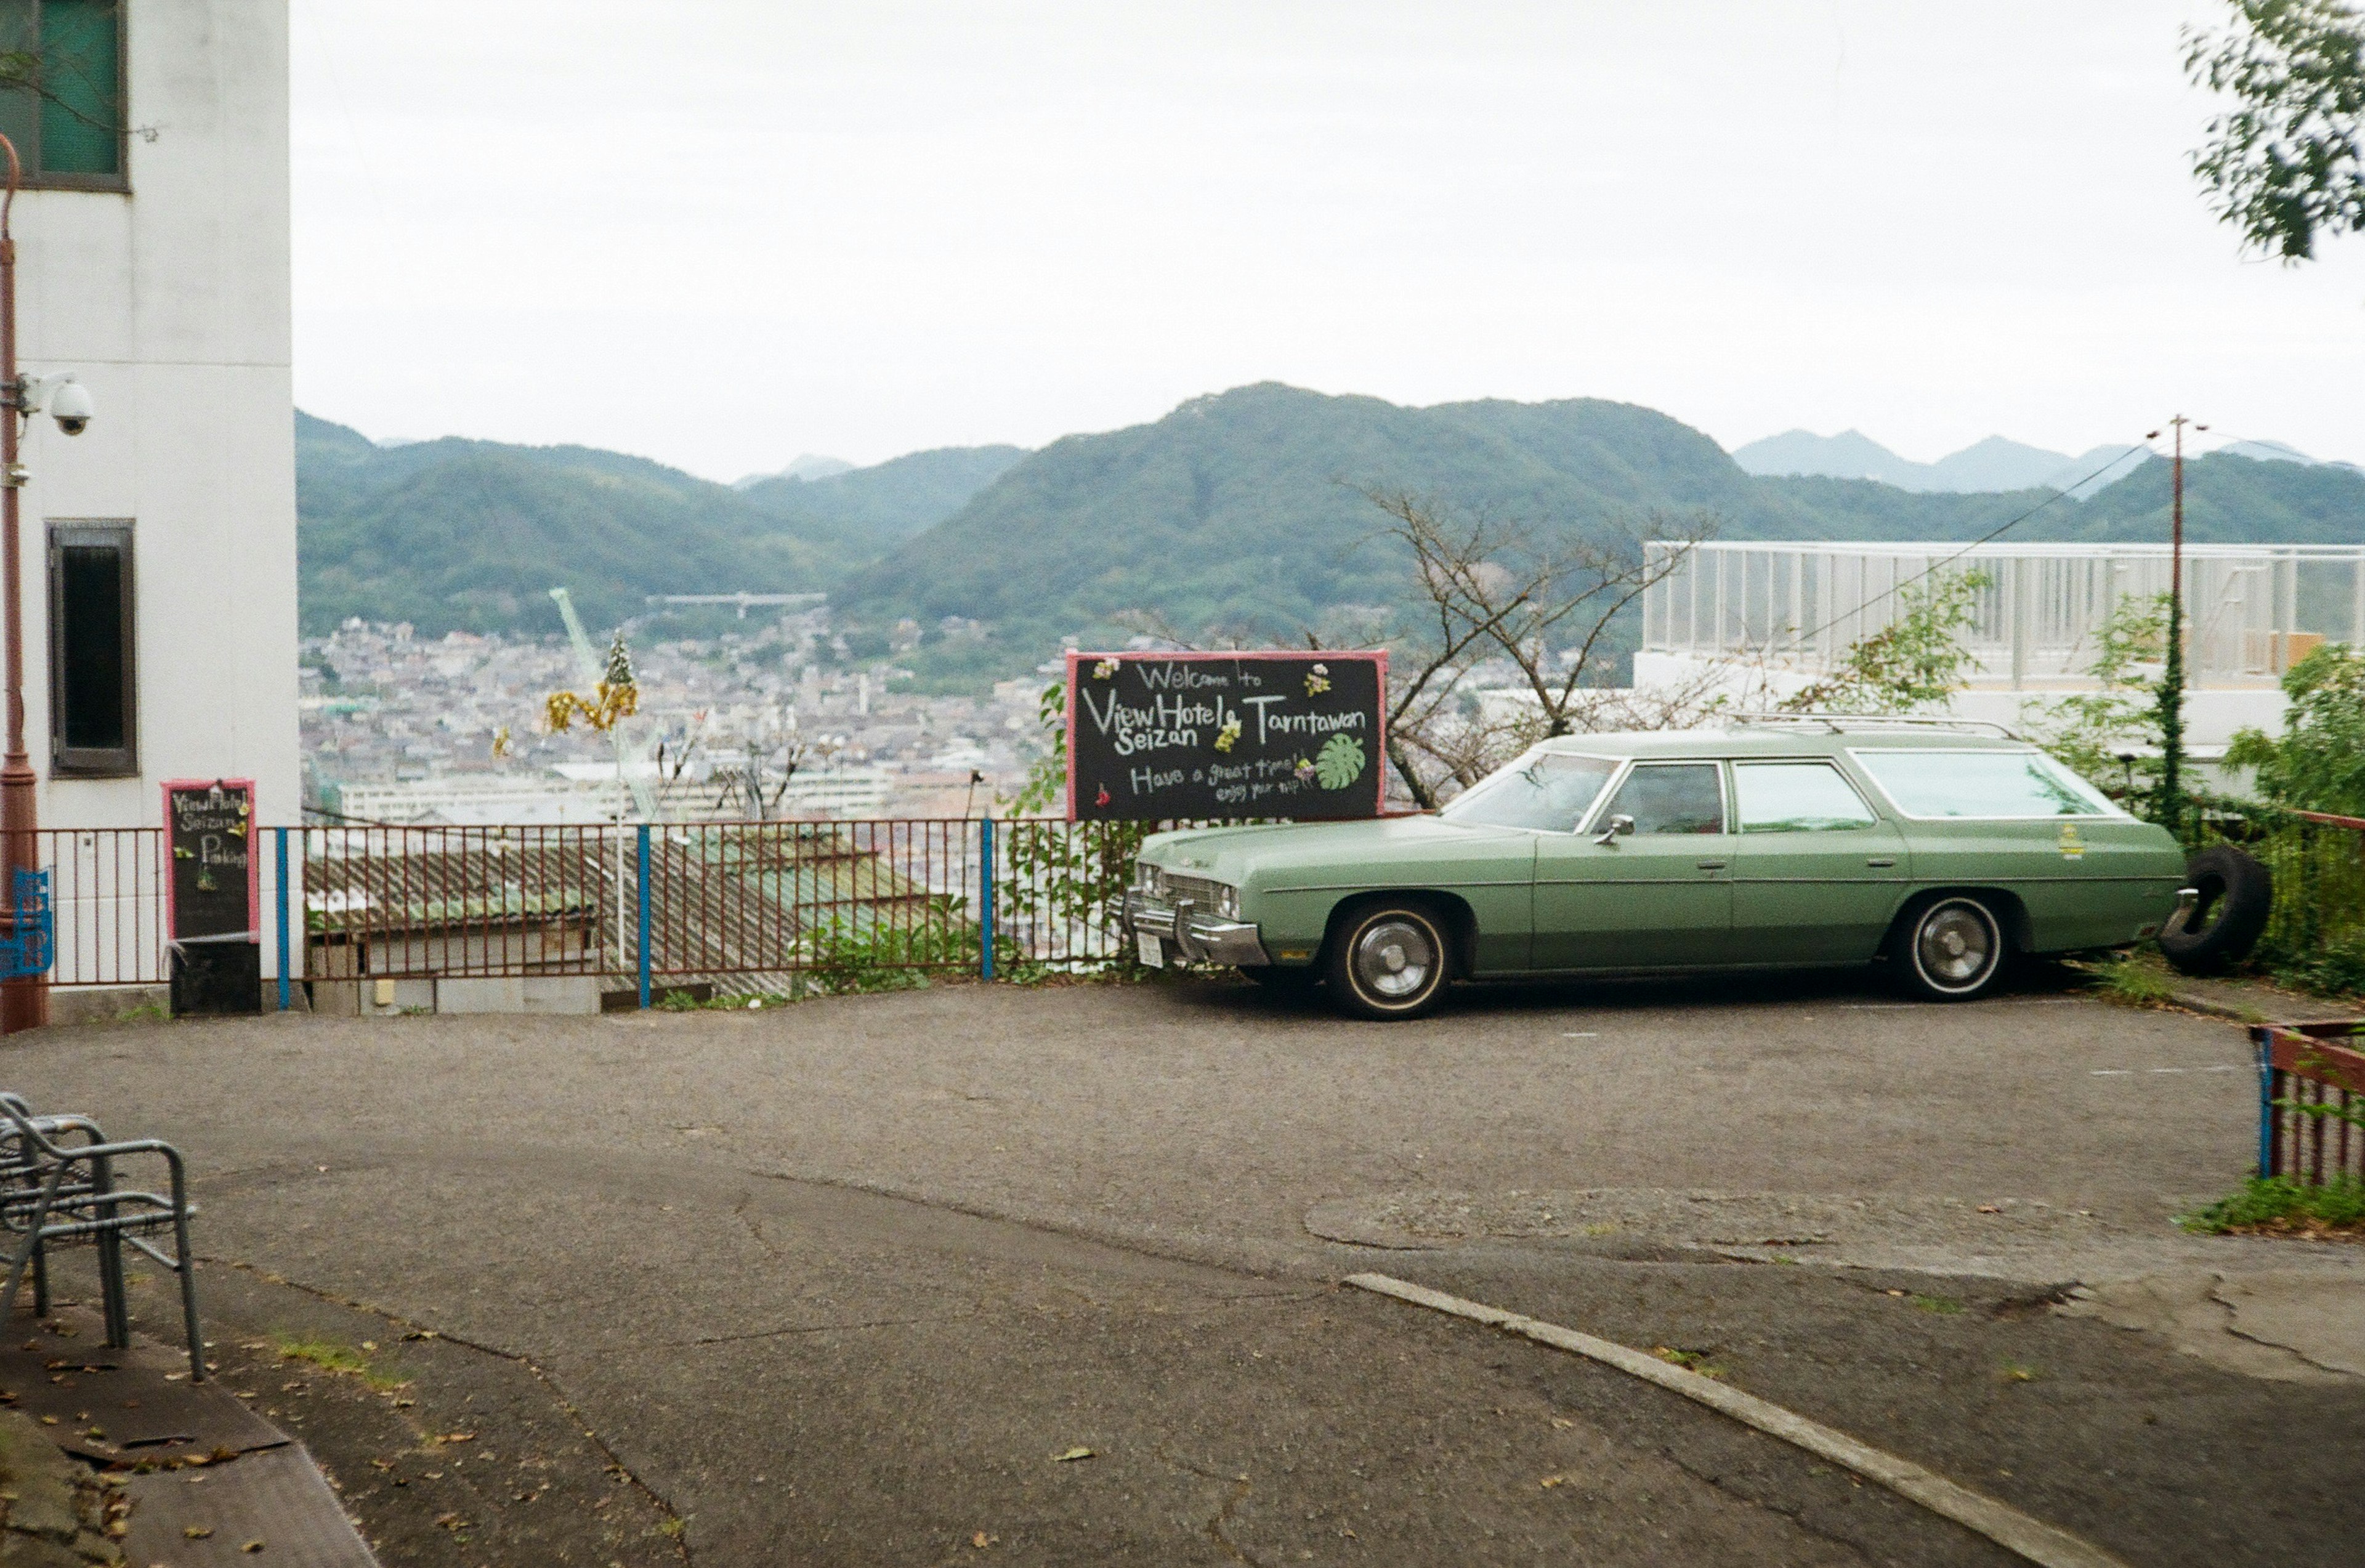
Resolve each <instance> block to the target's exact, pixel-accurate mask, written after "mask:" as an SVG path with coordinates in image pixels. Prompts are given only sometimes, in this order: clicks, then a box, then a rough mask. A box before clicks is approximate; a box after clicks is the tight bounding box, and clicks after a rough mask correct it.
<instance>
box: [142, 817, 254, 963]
mask: <svg viewBox="0 0 2365 1568" xmlns="http://www.w3.org/2000/svg"><path fill="white" fill-rule="evenodd" d="M254 834H255V827H254V780H253V779H252V778H169V779H166V780H165V782H164V853H165V856H166V857H167V859H168V860H169V862H170V870H169V871H168V873H167V874H166V876H165V878H164V936H165V940H167V941H169V942H173V943H176V944H177V943H182V942H190V941H205V940H207V939H210V940H213V941H217V942H219V941H221V940H224V939H226V938H237V937H241V936H243V937H245V938H246V939H247V940H249V941H252V942H260V941H261V940H262V939H263V898H262V885H263V884H262V864H261V861H260V858H259V857H257V856H256V854H255V852H254Z"/></svg>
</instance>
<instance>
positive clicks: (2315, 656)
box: [2225, 643, 2365, 817]
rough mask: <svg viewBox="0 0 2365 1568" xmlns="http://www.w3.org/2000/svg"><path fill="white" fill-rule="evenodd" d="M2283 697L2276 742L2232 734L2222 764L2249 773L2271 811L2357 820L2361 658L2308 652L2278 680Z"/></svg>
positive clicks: (2363, 704) (2362, 747)
mask: <svg viewBox="0 0 2365 1568" xmlns="http://www.w3.org/2000/svg"><path fill="white" fill-rule="evenodd" d="M2283 695H2285V696H2286V697H2288V698H2290V699H2291V707H2290V708H2289V709H2287V710H2286V711H2284V714H2283V733H2282V737H2281V739H2280V740H2278V739H2275V738H2272V737H2270V736H2269V735H2268V734H2265V732H2263V731H2260V730H2242V731H2239V732H2237V733H2236V734H2235V736H2234V744H2233V745H2232V746H2231V747H2230V748H2228V750H2227V751H2226V754H2225V760H2226V761H2227V762H2229V763H2231V764H2233V765H2234V766H2236V767H2255V768H2257V769H2258V770H2259V794H2261V795H2263V796H2265V797H2266V798H2267V799H2268V800H2269V801H2273V802H2274V803H2275V804H2277V805H2280V806H2289V807H2292V808H2293V809H2294V810H2298V811H2305V812H2334V813H2336V814H2337V815H2340V816H2350V817H2365V650H2360V649H2358V648H2352V647H2349V646H2347V645H2346V644H2337V643H2336V644H2327V645H2326V646H2324V647H2321V648H2318V649H2316V650H2315V652H2314V653H2312V654H2310V655H2307V656H2306V657H2305V658H2303V659H2302V660H2300V661H2299V663H2297V664H2295V665H2293V666H2292V667H2291V669H2290V670H2289V672H2287V673H2286V674H2285V675H2284V676H2283Z"/></svg>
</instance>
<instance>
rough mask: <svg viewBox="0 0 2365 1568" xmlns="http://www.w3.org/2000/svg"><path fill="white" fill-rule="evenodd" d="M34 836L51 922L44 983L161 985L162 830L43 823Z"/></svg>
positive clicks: (162, 961)
mask: <svg viewBox="0 0 2365 1568" xmlns="http://www.w3.org/2000/svg"><path fill="white" fill-rule="evenodd" d="M36 836H37V838H38V840H39V865H40V866H41V868H43V869H44V870H47V871H48V872H49V873H50V911H51V915H52V918H53V919H54V920H55V922H56V949H55V950H56V955H57V957H56V961H55V964H54V965H53V967H52V968H51V969H50V984H51V985H60V986H76V985H161V984H163V981H164V980H165V978H166V969H165V962H164V834H163V830H162V829H159V828H152V827H104V828H43V829H41V830H40V832H39V834H37V835H36Z"/></svg>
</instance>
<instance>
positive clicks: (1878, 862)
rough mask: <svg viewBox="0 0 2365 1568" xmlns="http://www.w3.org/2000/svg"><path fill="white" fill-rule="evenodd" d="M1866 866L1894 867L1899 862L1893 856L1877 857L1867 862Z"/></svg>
mask: <svg viewBox="0 0 2365 1568" xmlns="http://www.w3.org/2000/svg"><path fill="white" fill-rule="evenodd" d="M1865 864H1866V865H1867V866H1894V865H1896V864H1897V861H1896V859H1895V857H1891V856H1888V855H1876V856H1874V857H1872V858H1871V859H1869V860H1867V861H1866V862H1865Z"/></svg>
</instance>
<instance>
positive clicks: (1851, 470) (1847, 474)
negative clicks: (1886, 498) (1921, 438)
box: [1732, 431, 1941, 490]
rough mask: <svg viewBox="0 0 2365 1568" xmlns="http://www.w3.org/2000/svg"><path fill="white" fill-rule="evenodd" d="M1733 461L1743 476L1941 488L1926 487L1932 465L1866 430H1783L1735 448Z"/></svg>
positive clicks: (1924, 488) (1912, 487)
mask: <svg viewBox="0 0 2365 1568" xmlns="http://www.w3.org/2000/svg"><path fill="white" fill-rule="evenodd" d="M1732 460H1733V462H1734V463H1736V464H1738V465H1740V467H1741V471H1742V472H1743V473H1744V474H1757V475H1764V476H1790V475H1797V474H1814V475H1820V476H1822V477H1824V478H1827V479H1877V480H1879V481H1880V482H1881V483H1882V484H1884V485H1894V486H1896V487H1898V488H1899V489H1900V490H1934V489H1938V488H1941V487H1939V486H1936V485H1932V484H1925V483H1923V482H1922V480H1923V477H1924V476H1926V475H1927V473H1928V472H1929V465H1926V464H1921V463H1911V462H1908V461H1907V460H1906V459H1904V458H1902V457H1900V456H1898V455H1897V454H1895V453H1893V452H1891V451H1889V448H1887V447H1885V446H1883V445H1881V444H1880V442H1877V441H1875V440H1873V439H1872V438H1871V437H1870V436H1868V435H1866V434H1865V433H1864V432H1863V431H1841V432H1840V433H1839V434H1837V435H1817V434H1816V433H1815V432H1814V431H1783V432H1782V433H1781V434H1780V435H1769V436H1767V437H1766V438H1765V440H1763V441H1753V442H1750V443H1749V444H1748V445H1746V446H1742V447H1736V448H1734V449H1733V453H1732Z"/></svg>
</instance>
